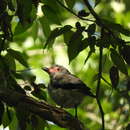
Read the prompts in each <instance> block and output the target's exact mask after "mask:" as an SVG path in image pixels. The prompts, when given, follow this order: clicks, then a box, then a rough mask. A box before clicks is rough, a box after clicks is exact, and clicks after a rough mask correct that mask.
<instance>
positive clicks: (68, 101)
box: [43, 65, 96, 117]
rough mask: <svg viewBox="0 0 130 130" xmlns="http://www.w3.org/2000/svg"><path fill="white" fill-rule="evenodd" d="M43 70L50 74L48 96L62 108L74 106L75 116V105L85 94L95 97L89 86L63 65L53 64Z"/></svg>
mask: <svg viewBox="0 0 130 130" xmlns="http://www.w3.org/2000/svg"><path fill="white" fill-rule="evenodd" d="M43 70H44V71H46V72H47V73H48V74H49V76H50V84H49V85H48V92H49V95H50V97H51V98H52V99H53V100H54V101H55V103H56V104H58V105H59V106H61V107H63V108H75V117H77V106H78V105H79V104H80V103H81V102H82V100H83V98H84V97H85V96H91V97H94V98H95V97H96V96H95V95H93V94H92V92H91V91H90V88H89V87H87V86H86V85H85V84H84V83H83V82H82V81H81V80H80V79H79V78H78V77H76V76H74V75H73V74H71V73H70V72H69V71H68V70H67V69H66V68H64V67H63V66H60V65H53V66H52V67H50V68H46V67H45V68H43Z"/></svg>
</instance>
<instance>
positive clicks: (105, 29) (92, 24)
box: [0, 0, 130, 130]
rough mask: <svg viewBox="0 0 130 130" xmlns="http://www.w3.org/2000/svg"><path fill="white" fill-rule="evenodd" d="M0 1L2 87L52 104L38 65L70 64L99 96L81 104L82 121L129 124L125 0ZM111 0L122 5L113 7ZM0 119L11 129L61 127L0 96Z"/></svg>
mask: <svg viewBox="0 0 130 130" xmlns="http://www.w3.org/2000/svg"><path fill="white" fill-rule="evenodd" d="M0 3H1V4H0V75H1V76H0V89H3V88H10V89H13V90H14V91H17V92H19V93H22V94H25V93H27V94H29V96H33V97H34V98H37V99H38V100H45V101H48V102H49V103H52V104H53V101H52V100H51V99H50V98H49V97H48V95H47V92H46V89H45V88H46V87H45V85H46V84H45V82H47V81H48V78H46V77H47V75H46V74H45V73H44V72H42V70H41V66H48V65H51V64H55V63H56V64H57V63H60V64H61V65H66V66H67V65H68V64H69V66H70V67H71V70H72V71H73V72H74V73H75V74H76V75H78V76H79V77H80V78H81V79H82V80H83V81H84V82H85V83H87V84H88V85H89V86H90V87H91V88H92V90H93V92H94V93H96V96H97V102H96V101H93V100H92V99H89V97H88V98H87V99H86V100H84V102H83V104H81V105H80V107H79V119H80V120H81V121H82V122H83V124H84V125H85V127H87V128H90V129H91V130H99V129H100V128H102V129H103V130H104V129H105V128H106V129H118V130H122V129H125V128H126V129H129V126H130V124H129V119H130V117H129V115H130V112H129V101H130V88H129V87H130V79H129V70H130V69H129V65H130V45H129V43H130V41H129V40H130V38H129V36H130V29H129V20H130V19H129V18H130V10H129V4H128V3H129V0H126V1H119V0H118V1H117V0H115V1H114V0H110V1H105V0H102V1H101V0H26V1H22V0H1V2H0ZM114 4H118V5H119V6H121V7H124V8H123V9H124V10H123V9H122V10H119V11H118V10H116V7H115V6H113V5H114ZM104 7H105V8H104ZM66 54H67V56H66ZM32 68H34V69H32ZM35 68H38V69H35ZM39 68H40V69H39ZM22 70H23V71H22ZM41 80H42V82H41ZM111 93H112V94H111ZM97 104H98V105H97ZM98 106H99V108H98ZM67 111H69V112H70V113H73V110H67ZM86 111H87V114H85V113H86ZM99 112H100V114H99ZM20 113H22V114H20ZM100 118H101V119H100ZM101 120H102V123H100V122H101ZM104 123H105V124H104ZM0 124H1V125H3V127H4V128H5V127H7V126H8V127H9V129H10V130H15V129H18V128H21V129H29V130H31V129H32V130H33V128H35V129H36V130H41V129H42V130H43V129H61V128H60V127H58V126H57V125H55V124H52V123H50V122H47V121H45V120H42V119H41V118H40V117H39V116H37V115H35V114H33V113H30V112H28V111H26V108H22V109H21V107H17V108H16V107H10V106H8V105H7V104H6V103H5V102H2V101H1V102H0ZM104 127H105V128H104ZM62 129H64V128H62Z"/></svg>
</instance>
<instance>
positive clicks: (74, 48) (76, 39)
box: [68, 30, 83, 62]
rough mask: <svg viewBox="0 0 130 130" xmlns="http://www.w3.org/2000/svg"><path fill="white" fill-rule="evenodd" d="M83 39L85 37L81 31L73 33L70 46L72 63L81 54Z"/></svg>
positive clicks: (69, 51)
mask: <svg viewBox="0 0 130 130" xmlns="http://www.w3.org/2000/svg"><path fill="white" fill-rule="evenodd" d="M82 38H83V36H82V32H81V31H79V30H77V31H76V32H74V33H73V35H72V37H71V39H70V41H69V44H68V57H69V62H71V61H72V60H73V59H74V58H75V57H76V56H77V55H78V54H79V52H80V45H81V42H82Z"/></svg>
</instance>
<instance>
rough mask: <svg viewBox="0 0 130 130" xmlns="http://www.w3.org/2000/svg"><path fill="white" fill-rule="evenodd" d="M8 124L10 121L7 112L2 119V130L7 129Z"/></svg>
mask: <svg viewBox="0 0 130 130" xmlns="http://www.w3.org/2000/svg"><path fill="white" fill-rule="evenodd" d="M10 122H11V120H10V119H9V116H8V114H7V112H4V115H3V119H2V124H3V127H4V128H5V127H7V126H8V125H9V124H10Z"/></svg>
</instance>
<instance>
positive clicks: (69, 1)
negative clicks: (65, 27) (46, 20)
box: [65, 0, 75, 8]
mask: <svg viewBox="0 0 130 130" xmlns="http://www.w3.org/2000/svg"><path fill="white" fill-rule="evenodd" d="M65 2H66V4H67V5H68V7H69V8H72V7H73V6H74V4H75V0H65Z"/></svg>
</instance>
